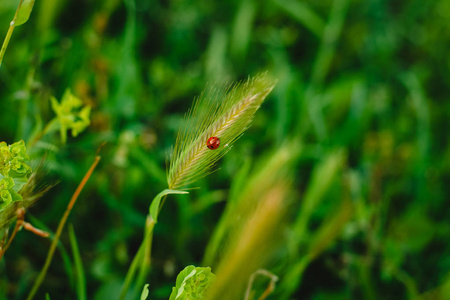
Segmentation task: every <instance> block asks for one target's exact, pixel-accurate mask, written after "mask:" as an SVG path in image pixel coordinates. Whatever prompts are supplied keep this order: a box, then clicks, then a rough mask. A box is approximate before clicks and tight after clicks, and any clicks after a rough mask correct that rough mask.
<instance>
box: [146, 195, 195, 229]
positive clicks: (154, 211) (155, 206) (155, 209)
mask: <svg viewBox="0 0 450 300" xmlns="http://www.w3.org/2000/svg"><path fill="white" fill-rule="evenodd" d="M169 194H189V192H186V191H179V190H170V189H165V190H164V191H162V192H161V193H159V194H158V195H156V197H155V198H154V199H153V201H152V204H151V205H150V216H152V218H153V220H155V223H157V222H158V213H159V204H160V203H161V198H162V197H163V196H165V195H169Z"/></svg>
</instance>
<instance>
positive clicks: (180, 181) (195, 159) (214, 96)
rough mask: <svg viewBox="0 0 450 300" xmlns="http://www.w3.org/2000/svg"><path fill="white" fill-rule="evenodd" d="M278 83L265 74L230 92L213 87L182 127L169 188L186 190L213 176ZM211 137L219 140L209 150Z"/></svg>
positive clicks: (171, 166) (190, 113) (173, 160)
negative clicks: (216, 164)
mask: <svg viewBox="0 0 450 300" xmlns="http://www.w3.org/2000/svg"><path fill="white" fill-rule="evenodd" d="M275 83H276V81H274V80H272V79H270V78H269V77H268V75H267V74H266V73H264V74H261V75H257V76H256V77H254V78H249V79H248V80H246V81H243V82H239V83H236V84H232V85H230V86H229V87H228V88H223V87H218V88H217V87H213V86H211V87H209V88H208V89H207V90H206V91H205V92H204V93H202V95H200V97H199V98H198V99H197V100H196V101H195V102H194V105H193V106H192V108H191V109H190V110H189V111H188V113H187V114H186V116H185V119H184V120H183V122H182V124H181V126H180V130H179V132H178V136H177V140H176V143H175V147H174V150H173V153H172V157H171V160H170V168H169V172H168V178H167V181H168V185H169V188H170V189H176V188H180V187H183V186H185V185H187V184H189V183H192V182H194V181H195V180H197V179H199V178H201V177H204V176H206V175H208V174H209V173H211V169H212V167H213V166H214V165H215V163H216V162H217V161H218V160H219V159H220V158H221V157H222V156H224V155H225V154H226V153H227V152H228V151H229V150H230V149H231V146H232V145H233V143H234V142H235V141H236V140H237V139H238V138H239V137H240V136H241V135H242V134H243V132H244V131H245V130H246V129H247V128H248V127H249V125H250V123H251V121H252V119H253V116H254V114H255V112H256V111H257V110H258V109H259V107H260V106H261V104H262V102H263V101H264V99H265V98H266V96H267V95H268V94H269V93H270V91H272V89H273V88H274V86H275ZM210 137H218V138H219V139H220V146H219V147H218V148H217V149H214V150H211V149H208V147H207V146H206V142H207V141H208V139H209V138H210Z"/></svg>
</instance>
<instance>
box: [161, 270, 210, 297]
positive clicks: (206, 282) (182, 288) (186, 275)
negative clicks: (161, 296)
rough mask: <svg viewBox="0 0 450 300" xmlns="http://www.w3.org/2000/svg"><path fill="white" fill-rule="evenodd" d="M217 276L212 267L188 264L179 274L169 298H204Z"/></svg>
mask: <svg viewBox="0 0 450 300" xmlns="http://www.w3.org/2000/svg"><path fill="white" fill-rule="evenodd" d="M215 278H216V275H214V274H213V273H212V272H211V268H210V267H195V266H192V265H191V266H187V267H186V268H184V269H183V270H182V271H181V272H180V273H179V274H178V276H177V281H176V286H175V287H174V288H172V293H171V294H170V298H169V300H182V299H191V300H202V299H204V296H205V295H206V291H207V289H208V288H209V286H210V285H211V283H212V282H213V281H214V280H215Z"/></svg>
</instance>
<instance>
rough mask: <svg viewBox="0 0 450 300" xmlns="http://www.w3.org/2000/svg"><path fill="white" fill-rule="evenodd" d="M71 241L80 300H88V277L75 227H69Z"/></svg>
mask: <svg viewBox="0 0 450 300" xmlns="http://www.w3.org/2000/svg"><path fill="white" fill-rule="evenodd" d="M69 239H70V246H71V248H72V255H73V261H74V263H75V270H76V282H75V285H76V291H77V296H78V299H79V300H86V298H87V297H86V295H87V293H86V276H85V275H84V268H83V262H82V261H81V255H80V250H79V247H78V243H77V238H76V236H75V230H74V229H73V225H72V224H71V226H69Z"/></svg>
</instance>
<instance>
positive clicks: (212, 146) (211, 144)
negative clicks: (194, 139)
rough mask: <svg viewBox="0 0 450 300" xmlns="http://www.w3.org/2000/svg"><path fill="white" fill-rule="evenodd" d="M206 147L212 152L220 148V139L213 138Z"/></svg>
mask: <svg viewBox="0 0 450 300" xmlns="http://www.w3.org/2000/svg"><path fill="white" fill-rule="evenodd" d="M206 146H207V147H208V148H209V149H211V150H215V149H217V148H219V146H220V139H219V138H218V137H215V136H212V137H210V138H209V139H208V141H207V142H206Z"/></svg>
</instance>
